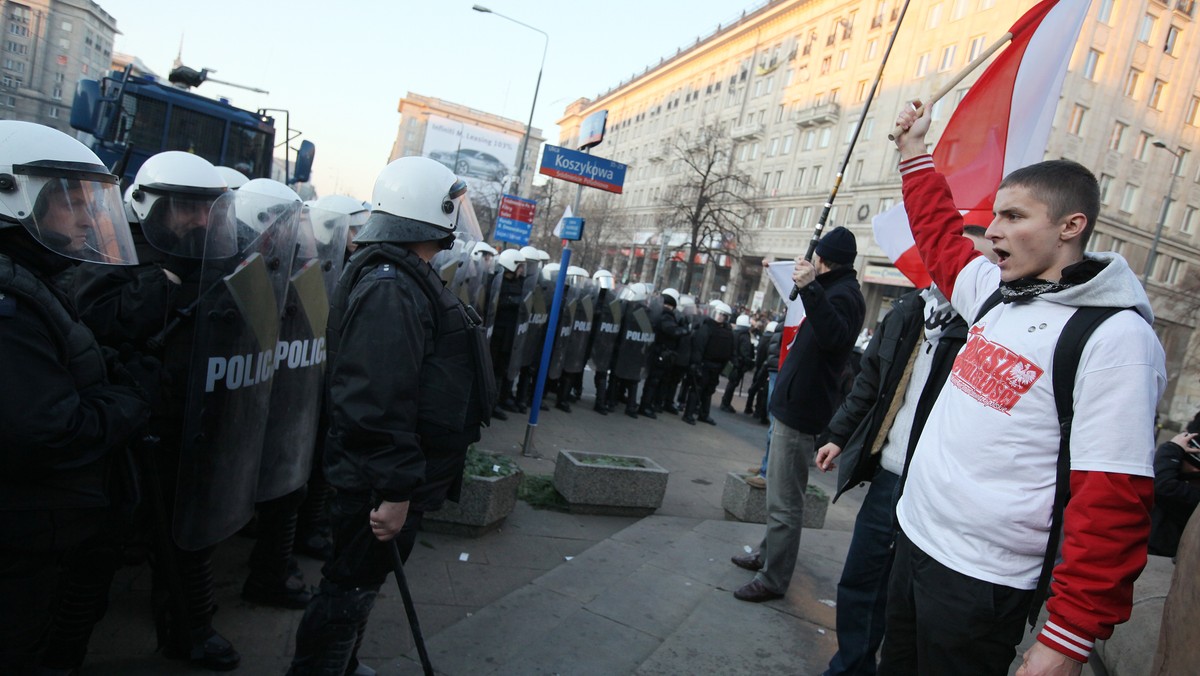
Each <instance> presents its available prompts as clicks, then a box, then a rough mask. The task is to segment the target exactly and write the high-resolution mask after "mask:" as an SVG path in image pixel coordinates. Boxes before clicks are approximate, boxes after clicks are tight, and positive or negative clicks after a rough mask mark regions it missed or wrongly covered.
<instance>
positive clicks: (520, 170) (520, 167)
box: [471, 5, 550, 192]
mask: <svg viewBox="0 0 1200 676" xmlns="http://www.w3.org/2000/svg"><path fill="white" fill-rule="evenodd" d="M471 9H473V10H475V11H476V12H482V13H484V14H495V15H496V16H498V17H500V18H501V19H508V20H509V21H511V22H513V23H515V24H519V25H522V26H524V27H526V28H528V29H529V30H533V31H537V32H539V33H541V34H542V38H544V40H545V42H544V43H543V45H542V64H541V65H540V66H538V76H537V84H536V85H534V87H533V105H531V106H530V107H529V121H528V122H526V123H525V136H524V137H522V138H521V153H520V155H518V156H517V179H516V184H517V191H518V192H519V191H520V190H521V175H522V174H524V173H525V149H526V147H527V146H528V145H529V134H530V132H531V130H532V129H533V111H534V110H536V109H537V97H538V90H540V89H541V88H542V70H543V69H545V67H546V50H547V49H548V48H549V47H550V36H549V35H547V34H546V31H544V30H541V29H540V28H534V27H533V26H530V25H529V24H527V23H525V22H523V21H517V20H516V19H514V18H512V17H511V16H505V15H503V14H501V13H499V12H496V11H493V10H490V9H488V8H487V7H484V6H483V5H475V6H473V7H471Z"/></svg>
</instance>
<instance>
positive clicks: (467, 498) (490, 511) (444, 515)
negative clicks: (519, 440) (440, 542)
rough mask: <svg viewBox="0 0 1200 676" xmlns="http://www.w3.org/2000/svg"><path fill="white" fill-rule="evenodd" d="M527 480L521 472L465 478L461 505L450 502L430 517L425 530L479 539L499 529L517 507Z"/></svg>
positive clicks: (426, 516) (422, 526)
mask: <svg viewBox="0 0 1200 676" xmlns="http://www.w3.org/2000/svg"><path fill="white" fill-rule="evenodd" d="M523 476H524V474H523V473H522V472H520V471H518V472H516V473H515V474H509V475H508V476H498V477H497V476H493V477H479V476H466V477H463V487H462V496H460V497H459V501H458V502H457V503H455V502H446V503H445V504H444V505H443V506H442V508H441V509H439V510H437V511H436V512H428V513H426V514H425V518H424V520H423V521H422V522H421V528H422V529H423V530H427V531H431V532H434V533H450V534H452V535H464V536H467V537H479V536H480V535H483V534H484V533H488V532H490V531H493V530H495V529H497V528H499V527H500V526H501V525H502V524H503V523H504V519H505V518H506V517H507V516H508V515H509V514H512V511H513V507H515V506H516V504H517V488H518V487H519V486H520V485H521V478H522V477H523Z"/></svg>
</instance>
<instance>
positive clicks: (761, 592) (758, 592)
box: [733, 578, 783, 603]
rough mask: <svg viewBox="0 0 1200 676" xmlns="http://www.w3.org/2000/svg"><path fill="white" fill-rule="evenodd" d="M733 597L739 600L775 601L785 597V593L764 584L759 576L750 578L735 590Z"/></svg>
mask: <svg viewBox="0 0 1200 676" xmlns="http://www.w3.org/2000/svg"><path fill="white" fill-rule="evenodd" d="M733 598H735V599H737V600H739V601H749V602H750V603H762V602H763V601H774V600H775V599H781V598H783V594H780V593H777V592H773V591H771V590H770V589H767V588H766V587H765V586H763V583H761V582H759V581H758V579H757V578H755V579H753V580H750V581H749V582H747V583H746V584H744V585H742V586H741V587H738V589H737V590H736V591H734V592H733Z"/></svg>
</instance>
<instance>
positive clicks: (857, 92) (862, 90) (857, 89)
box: [854, 80, 867, 103]
mask: <svg viewBox="0 0 1200 676" xmlns="http://www.w3.org/2000/svg"><path fill="white" fill-rule="evenodd" d="M866 98H867V81H866V80H859V81H858V84H856V85H854V102H855V103H862V102H863V101H865V100H866Z"/></svg>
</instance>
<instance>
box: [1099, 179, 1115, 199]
mask: <svg viewBox="0 0 1200 676" xmlns="http://www.w3.org/2000/svg"><path fill="white" fill-rule="evenodd" d="M1112 182H1113V177H1112V176H1109V175H1108V174H1100V203H1101V204H1108V197H1109V192H1110V191H1109V188H1111V187H1112Z"/></svg>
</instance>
